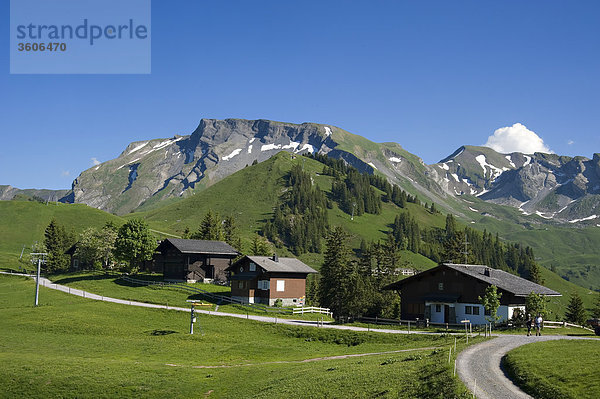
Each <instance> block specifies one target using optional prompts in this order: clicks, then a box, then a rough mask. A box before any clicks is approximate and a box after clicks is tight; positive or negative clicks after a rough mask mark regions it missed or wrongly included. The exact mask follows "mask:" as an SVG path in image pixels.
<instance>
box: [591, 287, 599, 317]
mask: <svg viewBox="0 0 600 399" xmlns="http://www.w3.org/2000/svg"><path fill="white" fill-rule="evenodd" d="M592 317H595V318H597V319H600V292H598V293H597V294H596V301H595V302H594V307H593V308H592Z"/></svg>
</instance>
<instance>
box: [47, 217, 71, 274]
mask: <svg viewBox="0 0 600 399" xmlns="http://www.w3.org/2000/svg"><path fill="white" fill-rule="evenodd" d="M74 241H75V240H74V239H73V237H72V235H71V234H69V233H67V231H66V230H65V228H64V227H63V226H61V225H59V224H58V222H57V221H56V219H52V220H51V221H50V224H48V226H47V227H46V230H45V231H44V246H45V248H46V253H47V254H48V255H47V257H46V270H47V271H48V272H50V273H54V272H59V271H66V270H67V269H68V268H69V256H68V255H66V254H65V251H66V250H67V249H69V247H70V246H71V245H73V242H74Z"/></svg>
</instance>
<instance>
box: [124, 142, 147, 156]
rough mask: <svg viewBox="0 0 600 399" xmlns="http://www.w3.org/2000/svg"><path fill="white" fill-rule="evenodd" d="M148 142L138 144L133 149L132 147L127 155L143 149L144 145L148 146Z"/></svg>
mask: <svg viewBox="0 0 600 399" xmlns="http://www.w3.org/2000/svg"><path fill="white" fill-rule="evenodd" d="M146 144H148V142H147V141H144V142H143V143H142V144H140V145H138V146H136V147H135V148H132V149H131V150H130V151H129V152H128V153H127V155H129V154H133V153H134V152H136V151H139V150H141V149H142V148H144V147H145V146H146Z"/></svg>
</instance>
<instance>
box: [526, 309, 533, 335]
mask: <svg viewBox="0 0 600 399" xmlns="http://www.w3.org/2000/svg"><path fill="white" fill-rule="evenodd" d="M525 326H527V336H528V337H531V327H533V318H532V317H531V314H527V321H525Z"/></svg>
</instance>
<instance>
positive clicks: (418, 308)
mask: <svg viewBox="0 0 600 399" xmlns="http://www.w3.org/2000/svg"><path fill="white" fill-rule="evenodd" d="M491 285H495V286H496V287H498V293H500V294H501V297H500V307H499V308H498V312H497V314H498V316H500V317H501V318H500V320H499V321H500V322H502V321H506V320H509V319H510V318H512V316H513V314H514V312H515V309H520V310H522V311H523V312H524V311H525V299H526V298H527V296H528V295H529V294H530V293H531V292H535V293H536V294H541V295H545V296H561V294H560V293H559V292H556V291H554V290H551V289H550V288H547V287H544V286H542V285H539V284H536V283H534V282H531V281H529V280H526V279H524V278H522V277H519V276H516V275H514V274H511V273H508V272H505V271H504V270H499V269H493V268H490V267H488V266H484V265H460V264H452V263H442V264H440V265H439V266H437V267H434V268H432V269H429V270H426V271H424V272H421V273H418V274H416V275H414V276H410V277H408V278H405V279H403V280H400V281H398V282H395V283H393V284H390V285H388V286H387V287H385V289H389V290H396V291H397V292H398V293H399V294H400V298H401V314H402V315H401V318H402V319H404V320H416V319H420V320H424V319H429V321H430V322H432V323H460V322H461V320H469V321H470V322H471V323H472V324H485V323H486V322H487V321H486V318H485V316H486V311H485V309H484V308H483V306H482V305H481V302H480V301H479V297H483V296H484V295H485V290H486V288H487V287H489V286H491Z"/></svg>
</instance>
